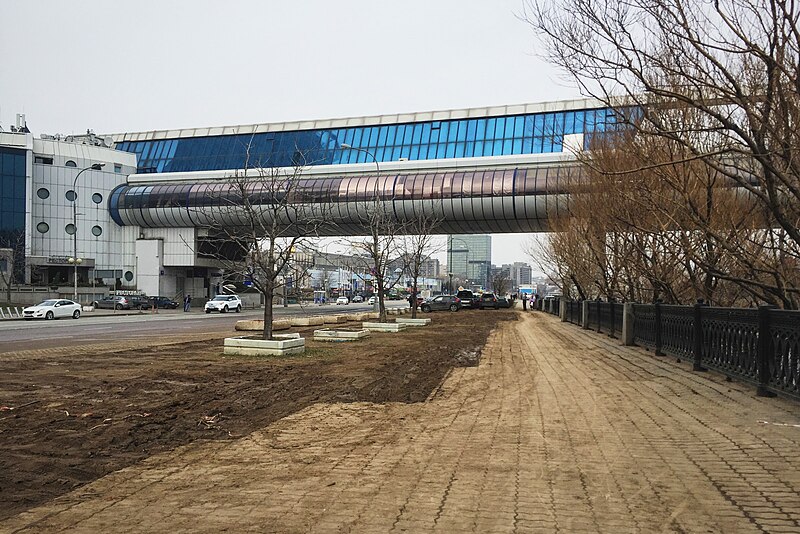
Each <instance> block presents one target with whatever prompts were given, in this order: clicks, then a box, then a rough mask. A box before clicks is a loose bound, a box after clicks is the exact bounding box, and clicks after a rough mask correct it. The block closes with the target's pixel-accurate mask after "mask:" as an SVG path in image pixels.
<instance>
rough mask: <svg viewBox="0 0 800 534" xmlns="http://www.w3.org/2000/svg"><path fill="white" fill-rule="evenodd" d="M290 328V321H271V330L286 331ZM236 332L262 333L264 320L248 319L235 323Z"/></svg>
mask: <svg viewBox="0 0 800 534" xmlns="http://www.w3.org/2000/svg"><path fill="white" fill-rule="evenodd" d="M291 327H292V323H291V321H288V320H285V319H281V320H279V321H272V330H273V331H275V330H288V329H289V328H291ZM234 329H235V330H237V331H240V332H241V331H244V332H263V331H264V320H263V319H248V320H244V321H236V326H235V327H234Z"/></svg>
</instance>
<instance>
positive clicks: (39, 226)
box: [36, 222, 50, 234]
mask: <svg viewBox="0 0 800 534" xmlns="http://www.w3.org/2000/svg"><path fill="white" fill-rule="evenodd" d="M36 229H37V230H39V233H40V234H46V233H47V232H48V231H49V230H50V225H49V224H47V223H46V222H40V223H39V224H37V225H36Z"/></svg>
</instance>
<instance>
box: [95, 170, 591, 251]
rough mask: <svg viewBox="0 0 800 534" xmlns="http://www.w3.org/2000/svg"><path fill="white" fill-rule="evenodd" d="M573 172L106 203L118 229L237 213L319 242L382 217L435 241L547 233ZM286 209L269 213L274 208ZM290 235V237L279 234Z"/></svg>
mask: <svg viewBox="0 0 800 534" xmlns="http://www.w3.org/2000/svg"><path fill="white" fill-rule="evenodd" d="M576 172H577V171H576V169H575V167H564V166H562V167H549V168H528V169H503V170H496V171H471V172H442V173H421V174H410V175H408V174H407V175H388V176H387V175H382V176H345V177H335V178H312V177H308V178H303V177H301V178H299V179H296V180H291V179H281V180H276V181H266V180H264V178H263V177H262V178H260V179H254V180H252V181H250V182H248V183H247V187H246V188H244V189H242V187H241V186H240V185H239V186H237V184H233V183H230V182H221V181H220V182H216V183H195V184H179V185H175V184H156V185H136V186H127V185H126V186H121V187H120V188H118V189H116V190H115V191H114V192H113V193H112V195H111V198H110V202H109V209H110V211H111V215H112V217H113V218H114V220H115V221H117V223H119V224H121V225H137V226H141V227H145V228H164V227H177V228H186V227H192V226H194V227H209V226H218V225H220V224H225V225H231V226H237V225H243V224H247V222H248V218H249V215H248V214H247V210H246V209H244V208H243V206H244V205H249V206H251V208H253V207H254V208H255V209H256V211H257V213H258V214H259V217H261V218H264V219H265V222H271V220H273V219H275V218H277V220H278V221H279V223H280V224H281V225H285V226H286V227H291V226H293V223H294V222H295V221H296V220H300V221H303V220H305V221H312V220H319V219H320V218H321V217H322V218H324V220H325V223H326V224H325V225H324V226H323V227H322V228H321V229H320V231H319V233H320V235H325V236H341V235H364V234H367V233H368V229H369V226H370V223H369V221H370V214H371V213H372V212H374V211H375V210H381V211H382V212H384V213H387V214H389V215H390V216H391V217H393V218H394V219H395V220H396V221H398V222H408V221H413V220H417V219H418V218H419V217H421V216H423V215H426V214H431V215H432V216H433V217H434V218H435V219H436V220H437V221H439V224H438V226H437V228H436V230H435V233H439V234H475V233H508V232H544V231H548V228H549V225H548V221H550V220H552V219H553V218H555V217H558V216H560V215H564V214H565V208H566V195H565V193H564V190H565V186H566V184H567V182H568V181H569V180H570V179H572V178H573V177H574V176H575V173H576ZM287 205H288V206H289V208H288V209H278V210H276V209H274V208H275V207H276V206H287ZM286 235H289V234H286Z"/></svg>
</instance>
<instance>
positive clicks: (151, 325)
mask: <svg viewBox="0 0 800 534" xmlns="http://www.w3.org/2000/svg"><path fill="white" fill-rule="evenodd" d="M399 305H401V303H399V302H398V303H395V302H390V303H387V306H388V307H390V308H391V307H397V306H399ZM273 310H274V314H275V316H276V317H287V316H293V315H325V314H329V313H346V312H364V311H371V310H372V306H370V305H368V304H348V305H347V306H336V305H325V306H307V307H305V308H301V307H299V306H289V307H287V308H284V307H282V306H277V307H275V308H274V309H273ZM263 313H264V312H263V310H260V309H258V310H243V311H242V312H241V313H232V312H230V313H227V314H221V313H211V314H205V313H203V310H202V309H198V310H192V311H190V312H189V313H184V312H183V310H159V313H157V314H156V313H150V312H135V311H134V312H116V313H114V312H112V311H109V310H102V311H97V312H85V313H84V314H83V316H82V317H81V318H80V319H78V320H74V319H57V320H55V321H45V320H43V319H38V320H33V321H23V320H5V321H0V354H2V353H4V352H14V351H18V350H29V349H43V348H53V347H72V346H80V345H87V344H91V343H97V342H107V341H113V340H119V341H130V340H136V339H143V340H146V339H151V338H154V337H158V336H164V335H174V334H185V333H193V332H194V333H198V332H210V331H214V332H220V331H225V330H230V331H231V332H233V328H234V325H235V323H236V321H239V320H241V319H259V318H261V317H262V316H263ZM95 314H96V315H95Z"/></svg>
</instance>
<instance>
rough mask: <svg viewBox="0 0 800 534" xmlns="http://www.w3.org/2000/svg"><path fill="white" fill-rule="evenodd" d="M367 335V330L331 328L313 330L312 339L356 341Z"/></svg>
mask: <svg viewBox="0 0 800 534" xmlns="http://www.w3.org/2000/svg"><path fill="white" fill-rule="evenodd" d="M367 336H369V331H367V330H333V329H331V328H323V329H322V330H314V341H333V342H337V341H338V342H342V341H358V340H359V339H362V338H365V337H367Z"/></svg>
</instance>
